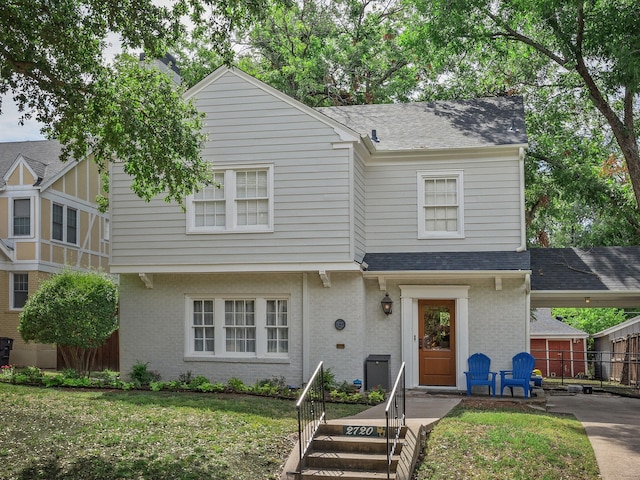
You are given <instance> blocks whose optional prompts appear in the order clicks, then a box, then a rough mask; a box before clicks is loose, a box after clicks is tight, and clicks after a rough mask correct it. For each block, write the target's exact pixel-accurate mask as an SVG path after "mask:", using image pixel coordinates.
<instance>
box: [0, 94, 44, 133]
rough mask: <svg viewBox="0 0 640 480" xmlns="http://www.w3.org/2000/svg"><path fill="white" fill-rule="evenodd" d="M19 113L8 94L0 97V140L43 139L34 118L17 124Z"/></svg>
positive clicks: (39, 126)
mask: <svg viewBox="0 0 640 480" xmlns="http://www.w3.org/2000/svg"><path fill="white" fill-rule="evenodd" d="M19 118H20V113H19V112H18V107H17V106H16V104H15V103H14V102H13V100H12V98H11V96H10V95H4V96H3V97H2V114H0V142H18V141H25V140H43V139H44V136H43V135H42V134H41V133H40V128H42V125H40V124H39V123H38V122H36V121H35V120H29V121H27V122H25V123H24V125H22V126H21V125H19V124H18V119H19Z"/></svg>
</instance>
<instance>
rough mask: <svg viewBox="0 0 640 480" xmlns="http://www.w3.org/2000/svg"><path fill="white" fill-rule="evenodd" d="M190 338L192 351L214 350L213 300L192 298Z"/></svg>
mask: <svg viewBox="0 0 640 480" xmlns="http://www.w3.org/2000/svg"><path fill="white" fill-rule="evenodd" d="M191 328H192V338H193V351H194V352H211V353H213V352H214V345H215V343H214V342H215V335H214V334H215V327H214V325H213V300H194V301H193V312H192V322H191Z"/></svg>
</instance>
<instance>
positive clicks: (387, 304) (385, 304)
mask: <svg viewBox="0 0 640 480" xmlns="http://www.w3.org/2000/svg"><path fill="white" fill-rule="evenodd" d="M380 304H381V305H382V311H383V312H384V314H385V315H391V307H392V306H393V300H391V299H390V298H389V294H388V293H385V294H384V298H383V299H382V301H381V302H380Z"/></svg>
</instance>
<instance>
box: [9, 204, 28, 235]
mask: <svg viewBox="0 0 640 480" xmlns="http://www.w3.org/2000/svg"><path fill="white" fill-rule="evenodd" d="M30 235H31V200H30V199H29V198H15V199H14V200H13V236H15V237H25V236H30Z"/></svg>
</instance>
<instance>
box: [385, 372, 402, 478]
mask: <svg viewBox="0 0 640 480" xmlns="http://www.w3.org/2000/svg"><path fill="white" fill-rule="evenodd" d="M405 393H406V382H405V374H404V362H402V365H401V366H400V371H399V372H398V376H397V377H396V381H395V383H394V385H393V390H391V393H390V394H389V400H388V401H387V408H385V410H384V415H385V417H386V420H387V478H391V463H392V462H393V455H394V454H395V452H396V447H397V446H398V442H399V441H400V435H401V432H402V428H403V427H404V424H405V419H406V406H407V403H406V395H405Z"/></svg>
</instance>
